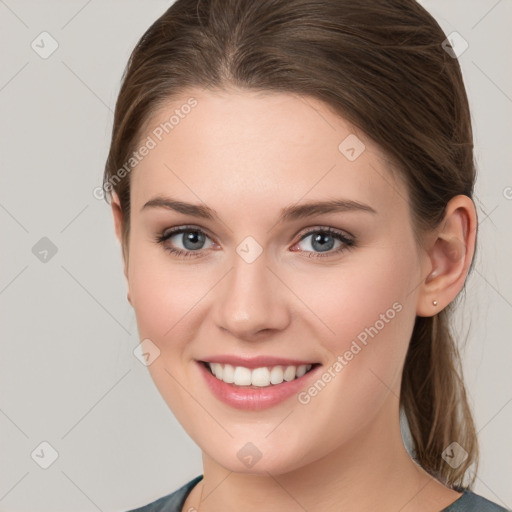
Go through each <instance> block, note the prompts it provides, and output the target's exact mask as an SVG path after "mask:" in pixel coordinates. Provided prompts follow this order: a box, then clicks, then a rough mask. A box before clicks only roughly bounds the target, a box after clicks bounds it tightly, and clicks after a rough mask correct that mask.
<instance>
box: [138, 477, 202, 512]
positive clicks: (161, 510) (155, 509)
mask: <svg viewBox="0 0 512 512" xmlns="http://www.w3.org/2000/svg"><path fill="white" fill-rule="evenodd" d="M202 478H203V475H200V476H196V477H195V478H194V479H193V480H191V481H190V482H188V483H186V484H185V485H184V486H182V487H180V488H179V489H178V490H177V491H174V492H173V493H171V494H168V495H167V496H164V497H162V498H159V499H158V500H156V501H153V502H151V503H148V504H147V505H144V506H143V507H139V508H137V509H133V510H129V511H128V512H181V509H182V507H183V504H184V503H185V499H186V498H187V496H188V494H189V493H190V491H191V490H192V488H193V487H194V486H195V485H196V484H197V483H198V482H199V481H200V480H202Z"/></svg>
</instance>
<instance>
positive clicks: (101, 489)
mask: <svg viewBox="0 0 512 512" xmlns="http://www.w3.org/2000/svg"><path fill="white" fill-rule="evenodd" d="M169 4H170V3H169V2H168V1H163V0H153V1H151V2H148V1H142V0H138V1H135V0H129V1H128V0H124V1H122V2H121V0H109V1H103V2H101V1H99V0H89V1H85V0H80V1H74V0H73V1H69V0H68V1H67V2H59V1H56V0H52V1H45V2H41V1H36V0H32V1H29V0H0V48H2V54H1V65H0V108H1V117H0V119H1V123H0V172H1V187H0V227H1V244H0V262H1V264H0V307H1V324H0V343H1V347H0V511H32V512H43V511H52V512H59V511H71V510H72V511H84V512H85V511H95V510H101V511H121V510H126V509H128V508H132V507H134V506H137V505H142V504H144V503H147V502H149V501H151V500H153V499H156V498H157V497H160V496H163V495H164V494H167V493H169V492H171V491H173V490H175V489H176V488H177V487H179V486H180V485H182V484H183V483H184V482H186V481H188V480H190V479H191V478H193V477H194V476H196V475H198V474H200V473H201V471H202V470H201V457H200V452H199V449H198V448H197V447H196V446H195V445H194V443H193V442H192V441H191V440H190V439H189V438H188V436H187V435H186V434H185V432H184V431H183V430H182V428H181V427H180V425H179V424H178V423H177V421H176V420H175V419H174V417H173V415H172V413H171V412H170V411H169V410H168V408H167V406H166V404H165V403H164V401H163V400H162V399H161V397H160V395H159V393H158V391H157V389H156V388H155V386H154V384H153V382H152V381H151V379H150V377H149V373H148V370H147V368H146V367H144V366H143V365H142V364H141V363H140V362H139V361H138V360H137V359H136V358H135V357H134V355H133V353H132V351H133V349H134V348H135V347H136V346H137V344H138V342H139V340H138V336H137V330H136V324H135V319H134V314H133V311H132V309H131V307H130V306H129V304H128V302H127V300H126V285H125V281H124V276H123V274H122V263H121V252H120V248H119V246H118V244H117V241H116V240H115V237H114V232H113V224H112V219H111V214H110V210H109V208H108V206H107V205H106V203H105V202H104V201H102V200H98V199H96V198H95V197H94V195H93V190H94V189H95V188H96V187H97V186H98V185H99V184H100V182H101V176H102V171H103V166H104V161H105V157H106V154H107V150H108V143H109V137H110V129H111V123H112V117H113V116H112V110H113V107H114V103H115V99H116V94H117V92H118V89H119V82H120V77H121V73H122V71H123V68H124V66H125V63H126V61H127V59H128V56H129V54H130V52H131V50H132V48H133V46H134V45H135V43H136V41H137V40H138V38H139V37H140V36H141V35H142V33H143V32H144V31H145V30H146V29H147V27H149V25H150V24H151V23H152V22H153V21H154V20H155V19H156V18H157V17H158V16H159V15H160V14H161V13H162V12H163V11H164V10H165V9H166V8H167V7H168V5H169ZM422 4H423V5H424V6H425V7H426V8H427V9H428V10H429V11H430V12H431V13H432V14H433V15H434V16H435V17H436V19H437V20H438V21H439V22H440V24H441V25H442V27H443V29H444V30H445V32H446V33H447V34H449V33H451V32H452V31H457V32H459V33H460V34H461V35H462V36H463V37H464V39H465V40H467V42H468V43H469V48H468V49H467V51H466V52H464V53H463V54H462V55H461V56H460V62H461V65H462V68H463V73H464V77H465V81H466V86H467V89H468V94H469V97H470V102H471V106H472V115H473V119H474V130H475V144H476V156H477V160H478V166H479V178H478V186H477V194H476V196H477V197H476V203H477V206H478V210H479V220H480V233H479V240H478V255H477V261H476V266H475V269H474V271H473V273H472V275H471V276H470V277H469V279H468V282H467V292H466V298H465V300H464V301H463V302H462V303H461V306H462V307H461V310H460V314H459V315H458V316H457V318H456V321H455V325H456V328H457V331H458V333H459V336H460V338H461V340H462V341H463V340H464V339H467V342H466V349H465V350H464V353H463V354H464V369H465V377H466V381H467V386H468V392H469V395H470V400H471V403H472V404H473V406H474V413H475V418H476V423H477V428H478V429H479V439H480V443H481V451H482V454H481V468H480V472H479V476H478V480H477V484H476V487H475V490H476V492H478V493H480V494H482V495H484V496H486V497H488V498H489V499H491V500H493V501H497V502H498V503H501V504H502V505H504V506H507V507H508V508H510V507H512V487H511V486H510V482H511V481H512V463H511V460H512V443H511V439H510V432H512V403H511V402H512V386H511V383H512V372H510V365H511V360H512V357H511V356H512V348H511V344H510V338H511V336H510V335H511V331H512V314H511V313H512V294H511V290H512V286H511V272H510V261H511V260H512V258H511V256H512V247H511V239H510V228H509V226H510V214H511V208H512V200H511V199H510V198H511V197H512V189H510V188H507V187H512V176H511V174H510V164H511V154H510V142H511V140H512V138H511V135H512V133H511V132H512V130H511V123H512V115H511V113H512V99H511V97H512V73H511V67H510V60H509V57H510V48H511V47H512V44H511V43H512V41H511V39H512V36H511V31H510V20H511V19H512V3H511V0H499V1H496V0H480V1H476V0H473V1H468V0H465V1H464V0H458V1H451V2H446V1H443V0H435V1H434V0H430V1H428V0H425V1H423V2H422ZM43 31H47V32H49V33H50V34H51V36H52V37H53V38H54V39H55V40H56V41H57V42H58V45H59V46H58V49H57V50H56V51H55V52H54V53H53V54H52V55H50V56H49V57H48V58H47V59H43V58H41V57H40V56H39V54H38V53H36V52H35V51H34V50H33V49H32V47H31V43H32V41H33V40H36V42H37V41H38V39H37V36H38V35H39V34H40V33H41V32H43ZM45 48H46V49H48V48H49V45H48V44H46V45H45ZM507 219H508V224H507ZM43 237H47V238H48V239H49V240H51V242H52V244H53V245H54V246H55V248H56V250H57V252H56V253H55V254H52V251H51V248H50V249H48V247H47V245H48V241H42V242H41V241H40V240H41V239H42V238H43ZM36 244H39V245H36ZM41 244H42V245H41ZM45 244H46V245H45ZM34 246H35V247H36V248H35V249H33V248H34ZM45 248H46V249H48V250H49V252H48V253H47V254H46V261H41V260H40V258H43V256H44V254H45V253H44V252H41V251H44V250H45ZM54 250H55V249H54ZM34 252H35V254H34ZM468 331H469V335H467V334H468ZM43 441H46V442H48V443H49V444H50V445H51V446H52V447H53V449H55V450H56V452H57V453H58V458H57V459H56V461H55V462H54V463H53V464H52V465H51V466H49V467H48V468H47V469H42V468H41V467H40V465H39V464H38V463H36V461H37V462H39V463H44V459H45V457H46V459H45V460H46V461H48V460H49V459H48V457H49V454H50V453H51V451H50V450H49V449H48V448H44V447H43V448H44V449H43V451H41V447H40V446H39V445H40V443H41V442H43ZM38 447H39V448H38ZM36 449H39V451H38V450H36ZM34 450H36V454H37V453H39V457H38V456H37V455H34V456H33V457H32V456H31V454H32V453H33V452H34Z"/></svg>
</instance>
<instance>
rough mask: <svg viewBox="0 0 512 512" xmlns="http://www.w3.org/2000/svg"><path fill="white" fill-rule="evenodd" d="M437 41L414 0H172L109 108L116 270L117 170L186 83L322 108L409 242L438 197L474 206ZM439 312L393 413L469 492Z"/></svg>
mask: <svg viewBox="0 0 512 512" xmlns="http://www.w3.org/2000/svg"><path fill="white" fill-rule="evenodd" d="M445 39H446V35H445V34H444V33H443V31H442V29H441V28H440V27H439V25H438V23H437V22H436V21H435V20H434V18H433V17H432V16H431V15H430V14H429V13H428V12H427V11H426V10H425V9H424V8H423V7H421V6H420V5H419V4H418V3H416V1H414V0H358V1H357V2H354V1H353V0H257V1H247V0H177V1H176V2H175V3H174V4H173V5H172V6H171V7H170V8H169V9H168V10H167V11H166V12H165V13H164V14H163V15H162V16H161V17H160V18H159V19H158V20H157V21H156V22H155V23H154V24H153V25H152V26H151V27H150V28H149V29H148V30H147V32H146V33H145V34H144V35H143V36H142V38H141V39H140V41H139V42H138V44H137V46H136V47H135V49H134V51H133V53H132V54H131V57H130V59H129V62H128V65H127V67H126V70H125V73H124V75H123V82H122V86H121V90H120V93H119V97H118V100H117V104H116V109H115V117H114V126H113V132H112V141H111V147H110V152H109V155H108V159H107V162H106V167H105V175H104V184H103V186H104V189H105V191H106V192H107V195H108V193H109V192H111V191H115V193H116V194H117V195H118V197H119V200H120V204H121V209H122V212H123V255H124V257H125V261H127V260H128V251H127V247H128V237H129V226H130V174H129V173H128V174H127V173H126V172H125V173H122V174H123V179H119V170H120V169H121V168H122V167H123V166H125V164H126V162H128V161H129V160H130V156H131V154H132V153H133V151H134V150H135V148H136V146H137V144H138V143H139V139H140V137H142V136H143V134H144V129H145V126H146V123H147V122H148V120H149V119H150V117H151V116H152V115H153V114H154V113H155V111H156V110H157V109H158V108H159V107H161V106H162V105H164V104H165V102H167V101H169V100H170V99H172V98H174V97H175V96H177V95H178V94H181V93H183V92H186V91H187V90H188V89H190V88H193V87H194V88H202V89H206V90H208V89H209V90H213V89H218V90H229V89H230V88H237V89H242V90H244V89H245V90H259V91H275V92H283V93H293V94H299V95H304V96H311V97H314V98H316V99H319V100H321V101H323V102H324V104H326V105H327V106H329V107H330V108H331V109H333V111H334V112H336V113H338V114H339V115H340V116H342V117H343V118H345V119H346V120H348V121H349V122H350V123H352V124H353V125H354V126H356V127H358V128H359V129H361V130H362V131H363V132H364V133H365V134H366V135H368V136H369V137H370V138H371V139H373V140H374V141H375V142H376V143H377V144H378V145H379V146H380V147H381V148H382V149H383V150H384V151H385V153H386V154H387V155H388V156H389V159H390V161H393V162H395V163H396V167H397V169H398V172H399V174H400V176H401V177H402V179H403V180H404V182H405V183H406V184H407V189H408V193H409V201H410V206H411V211H412V216H413V219H412V221H413V225H414V227H415V232H416V233H417V234H418V233H422V232H423V231H424V230H434V229H436V228H438V227H439V224H440V222H441V220H442V219H443V216H444V212H445V207H446V204H447V203H448V201H449V200H450V199H451V198H452V197H454V196H456V195H458V194H465V195H467V196H469V197H472V193H473V186H474V180H475V167H474V161H473V140H472V129H471V121H470V113H469V107H468V101H467V97H466V92H465V89H464V84H463V80H462V75H461V71H460V67H459V64H458V62H457V59H455V58H452V56H451V55H450V54H449V53H447V52H446V51H445V50H444V49H443V47H442V46H441V45H442V43H443V41H444V40H445ZM450 310H451V306H449V307H448V308H446V309H445V310H443V311H441V312H440V313H438V314H436V315H435V316H434V317H428V318H423V317H417V318H416V323H415V326H414V330H413V333H412V337H411V340H410V345H409V349H408V353H407V356H406V360H405V365H404V370H403V375H402V383H401V394H400V406H401V407H403V410H404V411H405V414H406V417H407V420H408V424H409V428H410V431H411V435H412V440H413V443H414V450H413V457H414V458H415V460H416V461H417V462H418V464H420V465H421V466H422V467H423V468H424V469H425V470H426V471H427V472H429V473H430V474H431V475H433V476H434V477H436V478H438V479H439V480H440V481H442V482H443V483H444V484H445V485H448V486H450V487H453V488H462V486H463V481H464V477H465V476H467V470H468V468H469V467H470V466H471V465H472V464H474V468H475V472H474V476H473V478H472V480H471V482H470V484H469V485H470V486H471V485H472V484H473V482H474V480H475V478H476V468H477V465H478V442H477V435H476V431H475V426H474V422H473V419H472V416H471V412H470V408H469V405H468V400H467V397H466V392H465V388H464V384H463V380H462V369H461V364H460V356H459V352H458V348H457V345H456V343H455V342H454V340H453V338H452V336H451V335H450V329H449V325H448V322H449V315H450ZM452 442H457V443H458V444H459V445H461V446H462V447H463V448H464V449H465V450H466V452H468V457H467V459H466V460H465V461H464V462H463V463H462V464H461V465H460V466H458V467H457V468H452V467H451V466H450V465H449V464H448V463H447V462H445V460H444V459H443V457H442V453H443V451H444V450H445V449H446V448H447V447H448V446H449V445H450V444H451V443H452Z"/></svg>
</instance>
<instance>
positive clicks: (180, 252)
mask: <svg viewBox="0 0 512 512" xmlns="http://www.w3.org/2000/svg"><path fill="white" fill-rule="evenodd" d="M207 240H210V241H211V239H210V238H209V237H208V235H207V234H206V233H205V232H204V231H203V230H202V229H199V228H197V227H194V226H181V227H179V228H175V229H171V230H167V231H165V232H164V233H162V234H160V235H158V236H157V238H156V242H158V243H159V244H162V245H163V246H164V249H165V250H166V251H168V252H170V253H172V254H174V255H176V256H178V257H184V258H188V257H199V256H201V255H202V254H201V253H202V252H203V251H202V250H203V249H207V248H209V247H205V243H206V241H207Z"/></svg>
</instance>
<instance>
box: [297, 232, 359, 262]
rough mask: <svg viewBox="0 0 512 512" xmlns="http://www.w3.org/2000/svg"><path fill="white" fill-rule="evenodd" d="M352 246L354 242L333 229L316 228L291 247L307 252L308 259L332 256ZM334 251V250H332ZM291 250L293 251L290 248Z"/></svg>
mask: <svg viewBox="0 0 512 512" xmlns="http://www.w3.org/2000/svg"><path fill="white" fill-rule="evenodd" d="M301 244H302V247H300V245H301ZM352 246H354V240H353V239H352V238H350V237H349V236H348V235H346V234H345V233H343V232H341V231H338V230H336V229H333V228H329V227H325V228H323V227H322V228H318V229H315V230H314V231H309V232H308V233H306V234H305V235H303V236H302V237H301V239H300V241H299V242H298V243H297V244H295V245H294V246H293V247H294V248H295V247H300V249H299V250H300V251H303V252H309V253H311V254H309V255H308V257H309V258H316V257H326V256H333V255H336V254H339V253H341V252H342V251H345V250H347V249H349V248H350V247H352ZM333 249H334V250H333ZM292 250H294V249H293V248H292Z"/></svg>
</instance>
